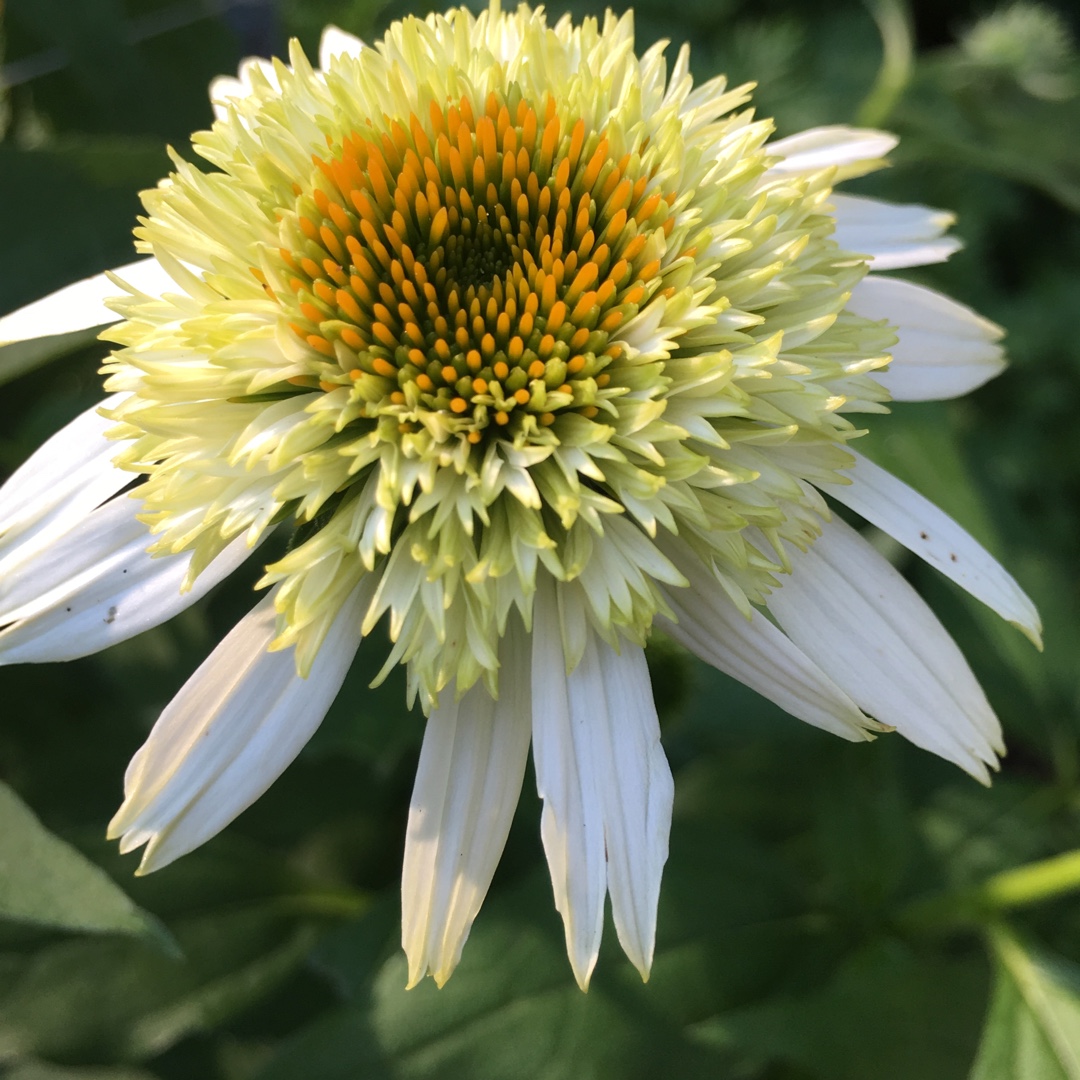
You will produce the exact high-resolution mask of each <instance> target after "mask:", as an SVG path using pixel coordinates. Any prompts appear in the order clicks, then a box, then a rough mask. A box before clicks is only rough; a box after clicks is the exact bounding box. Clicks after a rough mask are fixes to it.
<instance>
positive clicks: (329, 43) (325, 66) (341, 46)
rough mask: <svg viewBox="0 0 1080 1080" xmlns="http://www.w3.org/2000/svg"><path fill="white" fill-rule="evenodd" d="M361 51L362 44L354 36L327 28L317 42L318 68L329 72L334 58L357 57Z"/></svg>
mask: <svg viewBox="0 0 1080 1080" xmlns="http://www.w3.org/2000/svg"><path fill="white" fill-rule="evenodd" d="M363 49H364V43H363V42H362V41H361V40H360V39H359V38H358V37H356V36H355V35H354V34H350V33H347V32H346V31H345V30H342V29H341V28H340V27H337V26H327V27H326V28H325V29H324V30H323V32H322V38H321V39H320V40H319V67H320V68H321V69H322V70H323V71H329V70H330V62H331V61H332V60H333V59H334V57H335V56H359V55H360V53H361V52H362V51H363Z"/></svg>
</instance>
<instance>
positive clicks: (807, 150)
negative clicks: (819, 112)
mask: <svg viewBox="0 0 1080 1080" xmlns="http://www.w3.org/2000/svg"><path fill="white" fill-rule="evenodd" d="M899 141H900V140H899V139H898V138H897V137H896V136H895V135H890V134H889V133H888V132H886V131H874V130H872V129H870V128H852V127H847V126H845V125H843V124H834V125H830V126H827V127H816V128H810V129H809V130H807V131H800V132H799V134H798V135H789V136H788V137H787V138H786V139H777V140H776V142H771V143H769V146H768V150H769V153H770V154H776V155H778V156H779V157H781V158H783V160H782V161H779V162H777V164H775V165H774V166H773V167H772V169H770V172H773V173H807V172H815V171H817V170H818V169H827V168H829V167H830V166H836V167H837V169H838V170H839V172H840V175H841V176H857V175H860V174H861V173H862V172H864V171H868V169H867V168H863V167H862V166H864V165H865V166H867V167H868V168H869V169H872V168H876V167H877V166H878V165H879V164H880V163H881V159H882V158H883V157H884V156H885V155H886V154H887V153H888V152H889V151H890V150H892V149H893V147H894V146H896V144H897V143H898V142H899ZM853 170H854V171H853Z"/></svg>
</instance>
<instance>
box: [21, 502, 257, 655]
mask: <svg viewBox="0 0 1080 1080" xmlns="http://www.w3.org/2000/svg"><path fill="white" fill-rule="evenodd" d="M140 508H141V504H140V503H138V502H137V501H135V500H134V499H128V498H124V497H119V498H116V499H113V500H112V501H111V502H108V503H106V504H105V505H104V506H102V507H100V508H99V509H97V510H95V511H94V512H93V513H92V514H90V515H89V516H88V517H87V518H86V519H85V520H84V521H83V522H81V523H80V524H79V525H77V526H76V527H75V528H73V529H71V530H70V531H69V532H67V533H66V534H65V535H64V536H63V537H61V538H60V539H59V540H58V541H56V542H55V543H53V544H51V545H49V546H47V547H45V548H43V549H42V550H41V551H40V552H39V553H38V554H37V555H36V556H35V557H34V558H32V559H30V560H29V561H28V562H26V563H24V564H23V565H22V566H20V568H19V572H18V573H17V574H15V575H11V576H10V577H9V578H6V579H4V580H3V582H2V588H0V625H3V626H6V629H4V630H3V631H0V665H4V664H26V663H45V662H51V661H56V660H74V659H76V658H78V657H80V656H89V655H90V654H91V653H95V652H99V651H100V650H101V649H107V648H108V647H109V646H110V645H115V644H117V643H118V642H121V641H126V640H127V639H128V638H131V637H134V636H135V635H136V634H141V633H142V632H143V631H144V630H149V629H150V628H151V627H154V626H158V625H160V624H161V623H163V622H166V621H167V620H169V619H171V618H172V617H173V616H174V615H177V614H179V613H180V612H181V611H183V610H185V609H186V608H188V607H190V606H191V605H192V604H194V603H195V602H196V601H197V600H199V599H200V598H201V597H203V596H205V595H206V593H207V592H209V591H210V589H212V588H213V587H214V585H216V584H217V583H218V582H219V581H221V580H223V579H224V578H225V577H227V576H228V575H229V574H231V573H232V572H233V571H234V570H235V569H236V568H237V567H238V566H240V565H241V563H243V562H244V560H245V559H247V557H248V556H249V555H250V554H251V550H252V549H251V548H250V547H249V546H248V544H247V541H246V539H245V538H244V537H239V538H238V539H236V540H234V541H233V542H232V543H231V544H230V545H229V546H228V547H227V548H226V549H225V550H224V551H223V552H222V553H221V554H220V555H219V556H218V557H217V558H216V559H214V561H213V562H211V563H210V565H209V566H208V567H207V568H206V569H205V570H204V571H203V572H202V573H201V574H200V575H199V577H198V578H197V579H196V581H195V584H194V586H193V587H192V588H191V589H190V590H188V591H187V592H181V587H182V585H183V582H184V578H185V576H186V575H187V571H188V566H189V564H190V562H191V555H190V554H188V553H185V554H182V555H169V556H163V557H160V558H151V556H149V555H148V554H147V553H146V546H147V544H149V543H150V541H151V537H150V534H149V533H148V532H147V529H146V526H145V525H144V524H142V522H140V521H137V520H136V519H135V515H136V513H138V511H139V510H140Z"/></svg>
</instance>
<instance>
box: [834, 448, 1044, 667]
mask: <svg viewBox="0 0 1080 1080" xmlns="http://www.w3.org/2000/svg"><path fill="white" fill-rule="evenodd" d="M848 452H849V453H852V454H854V457H855V468H854V469H852V470H851V472H849V473H847V474H846V475H848V476H849V477H850V478H851V483H850V484H819V485H818V487H820V488H821V489H822V491H827V492H828V493H829V494H830V495H832V496H833V497H834V498H836V499H838V500H839V501H840V502H842V503H843V504H844V505H845V506H849V507H850V508H851V509H852V510H854V511H855V512H856V513H857V514H859V515H860V516H862V517H864V518H866V520H867V521H869V522H870V523H871V524H872V525H876V526H877V527H878V528H879V529H882V530H884V531H885V532H887V533H888V534H889V535H890V536H892V537H894V538H895V539H896V540H899V541H900V543H901V544H903V545H904V547H906V548H907V549H908V550H909V551H913V552H914V553H915V554H916V555H918V556H919V558H921V559H925V560H926V561H927V562H928V563H929V564H930V565H931V566H933V567H936V568H937V569H938V570H940V571H941V572H942V573H943V574H945V575H946V576H947V577H950V578H952V580H953V581H955V582H956V583H957V584H958V585H960V586H961V587H962V588H964V589H966V590H967V591H968V592H969V593H971V595H972V596H974V597H975V598H976V599H978V600H981V601H982V602H983V603H984V604H986V605H987V607H989V608H992V609H993V610H994V611H996V612H997V613H998V614H999V615H1000V616H1001V617H1002V618H1003V619H1006V620H1007V621H1008V622H1010V623H1012V624H1013V625H1014V626H1017V627H1019V628H1020V629H1021V630H1023V632H1024V633H1025V634H1027V636H1028V637H1029V638H1031V640H1032V641H1033V642H1034V643H1035V644H1036V645H1038V646H1039V647H1040V648H1041V647H1042V638H1041V633H1042V624H1041V623H1040V621H1039V613H1038V612H1037V611H1036V610H1035V605H1034V604H1033V603H1032V602H1031V600H1030V599H1029V598H1028V596H1027V595H1026V594H1025V592H1024V590H1023V589H1021V588H1020V586H1019V585H1018V584H1017V583H1016V581H1015V580H1014V578H1013V577H1012V575H1011V574H1009V573H1008V571H1006V570H1005V569H1004V568H1003V567H1002V566H1001V565H1000V564H999V563H998V561H997V560H996V559H995V558H994V557H993V556H992V555H991V554H990V553H989V552H988V551H987V550H986V549H985V548H984V547H983V546H982V545H981V544H980V543H979V542H978V541H977V540H975V538H974V537H972V536H971V535H970V534H969V533H967V532H966V531H965V530H964V529H962V528H961V527H960V526H959V525H957V523H956V522H955V521H953V519H952V518H951V517H949V515H948V514H946V513H945V512H944V511H943V510H939V509H938V507H936V506H935V505H934V504H933V503H932V502H930V500H929V499H927V498H925V497H924V496H922V495H920V494H919V493H918V492H917V491H915V490H914V489H912V488H910V487H908V485H907V484H905V483H904V482H903V481H902V480H898V479H897V478H896V477H895V476H893V475H892V473H889V472H887V471H886V470H885V469H883V468H881V466H879V465H875V464H874V463H873V462H872V461H870V460H869V459H867V458H864V457H862V456H861V455H860V454H855V453H854V451H852V450H849V451H848Z"/></svg>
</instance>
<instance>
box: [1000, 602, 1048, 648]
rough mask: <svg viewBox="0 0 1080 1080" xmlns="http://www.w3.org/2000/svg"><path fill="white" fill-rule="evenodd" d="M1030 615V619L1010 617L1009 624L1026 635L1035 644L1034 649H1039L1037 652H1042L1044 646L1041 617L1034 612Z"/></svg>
mask: <svg viewBox="0 0 1080 1080" xmlns="http://www.w3.org/2000/svg"><path fill="white" fill-rule="evenodd" d="M1032 615H1033V618H1032V619H1031V621H1023V620H1020V619H1010V620H1009V625H1010V626H1015V627H1016V629H1017V630H1019V631H1020V633H1021V634H1023V635H1024V637H1026V638H1027V639H1028V641H1030V642H1031V644H1032V645H1034V646H1035V648H1036V649H1038V650H1039V652H1042V651H1043V649H1044V648H1045V646H1044V644H1043V636H1042V631H1043V627H1042V619H1040V618H1039V616H1038V614H1037V613H1036V612H1032Z"/></svg>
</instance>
